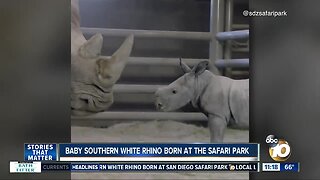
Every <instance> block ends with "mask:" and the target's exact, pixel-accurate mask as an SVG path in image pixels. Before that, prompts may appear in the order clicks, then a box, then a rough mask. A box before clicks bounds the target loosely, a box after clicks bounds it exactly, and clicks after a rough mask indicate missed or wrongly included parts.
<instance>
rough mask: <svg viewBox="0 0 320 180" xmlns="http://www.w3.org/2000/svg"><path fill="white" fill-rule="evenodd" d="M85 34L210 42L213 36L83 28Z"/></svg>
mask: <svg viewBox="0 0 320 180" xmlns="http://www.w3.org/2000/svg"><path fill="white" fill-rule="evenodd" d="M81 30H82V32H83V33H84V34H88V35H93V34H96V33H101V34H102V35H104V36H120V37H122V36H128V35H130V34H133V35H134V36H135V37H143V38H170V39H189V40H206V41H210V40H211V38H212V36H211V34H210V33H209V32H188V31H157V30H134V29H108V28H87V27H82V28H81Z"/></svg>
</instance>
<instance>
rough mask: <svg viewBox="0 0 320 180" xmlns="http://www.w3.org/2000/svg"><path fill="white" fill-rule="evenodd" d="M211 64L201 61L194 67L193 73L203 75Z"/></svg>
mask: <svg viewBox="0 0 320 180" xmlns="http://www.w3.org/2000/svg"><path fill="white" fill-rule="evenodd" d="M208 65H209V62H208V61H201V62H200V63H198V64H197V65H196V66H195V67H193V69H192V72H193V73H194V74H195V75H196V76H198V75H200V74H202V73H203V72H204V71H205V70H206V69H207V67H208Z"/></svg>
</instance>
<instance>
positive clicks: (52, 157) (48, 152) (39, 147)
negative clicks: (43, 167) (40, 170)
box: [24, 143, 57, 161]
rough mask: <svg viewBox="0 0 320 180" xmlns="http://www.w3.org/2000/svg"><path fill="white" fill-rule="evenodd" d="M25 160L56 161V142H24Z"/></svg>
mask: <svg viewBox="0 0 320 180" xmlns="http://www.w3.org/2000/svg"><path fill="white" fill-rule="evenodd" d="M24 160H25V161H56V160H57V145H56V144H40V143H39V144H24Z"/></svg>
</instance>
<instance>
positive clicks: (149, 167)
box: [10, 161, 300, 173]
mask: <svg viewBox="0 0 320 180" xmlns="http://www.w3.org/2000/svg"><path fill="white" fill-rule="evenodd" d="M261 167H262V168H260V163H258V162H255V163H252V162H243V163H239V162H234V163H191V162H189V163H154V162H153V163H147V162H144V163H106V162H103V163H102V162H101V163H98V162H86V163H76V162H73V163H70V162H52V163H46V162H18V161H11V162H10V173H45V172H180V171H185V172H210V171H212V172H213V171H229V172H244V171H246V172H260V169H261V170H262V171H263V172H299V171H300V163H262V164H261Z"/></svg>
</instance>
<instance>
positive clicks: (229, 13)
mask: <svg viewBox="0 0 320 180" xmlns="http://www.w3.org/2000/svg"><path fill="white" fill-rule="evenodd" d="M232 22H233V0H226V23H225V27H224V30H225V31H231V30H232V29H231V25H232ZM223 50H224V56H223V58H224V59H226V60H229V59H231V58H232V49H231V41H230V40H227V41H226V42H225V44H224V49H223ZM231 71H232V69H231V68H230V67H228V68H226V69H225V72H224V73H225V74H224V75H225V76H228V77H229V76H231Z"/></svg>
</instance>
